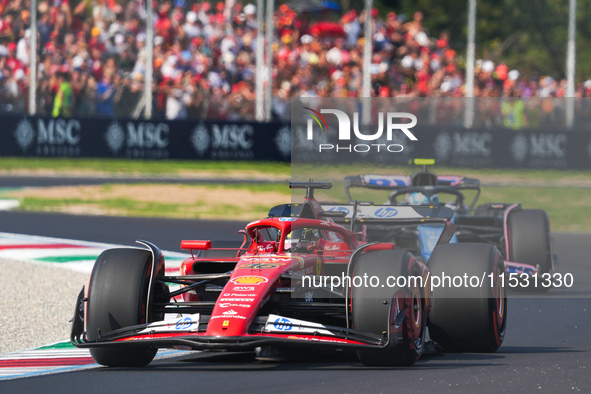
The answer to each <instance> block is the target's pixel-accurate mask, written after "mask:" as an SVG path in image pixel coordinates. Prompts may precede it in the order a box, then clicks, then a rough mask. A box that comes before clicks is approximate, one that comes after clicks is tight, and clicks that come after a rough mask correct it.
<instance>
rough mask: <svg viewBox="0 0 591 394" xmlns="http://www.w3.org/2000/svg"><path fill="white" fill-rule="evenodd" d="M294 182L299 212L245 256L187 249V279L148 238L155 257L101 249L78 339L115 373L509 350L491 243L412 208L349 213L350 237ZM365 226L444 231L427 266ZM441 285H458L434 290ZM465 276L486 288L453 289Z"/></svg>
mask: <svg viewBox="0 0 591 394" xmlns="http://www.w3.org/2000/svg"><path fill="white" fill-rule="evenodd" d="M291 187H292V188H303V189H306V191H307V193H306V198H305V200H304V202H303V204H298V209H297V211H298V215H297V216H290V215H291V213H290V207H291V205H290V204H286V205H285V206H279V207H276V209H272V210H271V213H272V212H275V214H274V215H271V217H269V218H266V219H262V220H257V221H254V222H252V223H250V224H248V225H247V226H246V230H242V231H241V232H242V233H243V235H244V243H243V244H242V247H240V248H238V249H212V247H211V242H210V241H182V244H181V245H182V247H183V248H184V249H188V250H191V253H192V257H191V258H188V259H186V260H185V261H184V262H183V264H182V267H181V272H180V274H179V275H178V276H167V275H165V269H164V266H165V262H164V257H163V255H162V253H161V252H160V250H159V249H158V248H157V247H156V246H154V245H152V244H150V243H148V242H145V241H139V242H140V243H141V244H143V245H144V246H145V247H146V249H135V248H119V249H110V250H107V251H105V252H103V253H102V254H101V255H100V256H99V257H98V259H97V261H96V263H95V266H94V269H93V272H92V275H91V278H90V283H89V286H88V291H87V293H85V291H84V289H83V290H82V291H81V292H80V295H79V297H78V300H77V304H76V312H75V316H74V323H73V327H72V334H71V342H72V344H73V345H74V346H76V347H82V348H90V352H91V355H92V357H93V358H94V360H95V361H96V362H97V363H99V364H103V365H107V366H145V365H147V364H149V363H150V362H151V361H152V359H153V358H154V356H155V354H156V351H157V349H158V348H178V349H187V350H189V349H208V350H232V351H257V352H259V353H258V354H260V355H264V354H265V352H267V351H269V352H270V351H271V350H273V351H277V350H278V351H282V350H284V349H289V348H290V347H291V348H292V351H293V350H294V349H295V350H296V351H299V350H301V349H304V348H305V347H309V348H318V349H340V350H352V351H356V352H357V355H358V357H359V360H360V361H361V362H362V363H363V364H365V365H371V366H410V365H412V364H413V363H414V362H415V361H416V360H418V359H419V357H420V356H421V354H422V353H423V351H424V350H425V349H426V348H427V347H430V346H431V345H433V344H436V345H437V346H438V348H442V349H443V350H450V351H469V352H492V351H495V350H497V349H498V348H499V346H501V344H502V342H503V337H504V335H505V327H506V324H507V320H506V313H507V302H506V297H505V292H504V290H503V288H502V286H501V285H500V280H499V277H500V276H501V275H502V274H503V272H504V270H505V267H504V262H503V259H502V256H501V254H500V252H499V251H498V249H497V248H496V247H495V246H493V245H487V244H481V243H474V244H449V243H448V241H449V239H450V238H451V236H452V235H453V232H454V225H453V224H452V223H451V222H449V218H451V216H452V215H453V211H452V210H448V209H446V208H444V207H429V206H405V207H399V208H397V209H398V214H397V215H396V217H395V218H384V217H383V215H379V214H376V211H377V210H379V209H382V208H384V207H380V206H372V207H364V208H363V209H359V210H357V209H356V208H357V207H352V208H354V209H353V210H354V211H355V212H357V213H356V215H353V217H352V218H351V219H347V221H348V222H349V224H350V228H345V227H343V226H341V225H339V224H336V223H335V221H334V220H333V218H335V217H337V216H339V217H342V216H343V213H342V212H327V211H324V210H323V208H322V207H321V205H320V204H319V203H318V202H317V201H316V200H315V199H314V190H315V189H318V188H324V189H327V188H330V187H331V185H330V184H329V183H312V182H310V183H293V184H291ZM278 211H282V212H280V213H279V214H277V212H278ZM360 223H363V226H369V225H372V224H373V223H376V224H379V225H384V224H385V223H389V224H391V225H397V224H398V225H409V224H412V223H442V224H443V225H444V231H443V233H442V235H441V238H440V240H439V243H438V245H437V247H436V248H435V250H434V252H433V254H432V256H431V258H430V259H429V262H428V264H426V263H424V262H423V261H422V260H421V259H419V258H415V256H413V255H412V254H411V253H410V252H408V251H406V250H400V249H397V248H396V245H394V244H393V243H367V242H365V240H364V233H363V231H361V232H355V231H352V230H353V229H355V227H356V226H358V225H359V224H360ZM446 276H447V277H448V278H453V281H454V283H453V285H452V284H451V281H452V279H450V283H449V285H448V286H441V285H440V284H439V285H438V286H433V284H434V282H435V280H436V279H437V280H438V281H441V278H442V277H446ZM466 277H469V278H475V277H477V278H482V280H483V282H482V283H480V286H476V284H475V283H470V284H467V283H464V286H461V284H460V283H455V280H456V279H457V278H466ZM488 279H490V280H488ZM460 281H461V279H460ZM484 282H486V283H484ZM489 282H490V283H489ZM172 285H175V286H177V287H178V290H171V287H172ZM456 285H457V286H456Z"/></svg>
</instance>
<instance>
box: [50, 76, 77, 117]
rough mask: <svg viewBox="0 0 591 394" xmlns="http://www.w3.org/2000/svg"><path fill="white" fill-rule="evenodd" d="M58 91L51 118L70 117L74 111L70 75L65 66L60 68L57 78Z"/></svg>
mask: <svg viewBox="0 0 591 394" xmlns="http://www.w3.org/2000/svg"><path fill="white" fill-rule="evenodd" d="M57 85H58V89H57V92H56V94H55V98H54V100H53V110H52V112H51V116H53V117H54V118H56V117H58V116H63V117H70V116H72V113H73V110H74V91H73V90H72V84H71V74H70V71H69V68H68V66H67V65H64V66H62V69H61V70H60V72H59V74H58V78H57Z"/></svg>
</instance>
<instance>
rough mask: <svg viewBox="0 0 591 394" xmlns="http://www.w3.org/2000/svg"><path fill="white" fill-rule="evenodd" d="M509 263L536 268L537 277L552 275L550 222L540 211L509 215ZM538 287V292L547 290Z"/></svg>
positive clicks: (518, 212)
mask: <svg viewBox="0 0 591 394" xmlns="http://www.w3.org/2000/svg"><path fill="white" fill-rule="evenodd" d="M507 227H508V230H509V241H510V242H509V256H507V259H508V260H509V261H515V262H518V263H526V264H531V265H534V266H536V265H537V266H538V275H542V274H546V273H550V274H552V273H554V264H553V261H552V249H551V245H550V221H549V219H548V215H547V214H546V212H545V211H543V210H541V209H522V210H519V211H515V212H512V213H510V214H509V218H508V220H507ZM547 289H548V288H547V287H540V288H539V289H538V290H547Z"/></svg>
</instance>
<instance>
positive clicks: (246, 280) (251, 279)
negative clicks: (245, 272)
mask: <svg viewBox="0 0 591 394" xmlns="http://www.w3.org/2000/svg"><path fill="white" fill-rule="evenodd" d="M268 281H269V279H267V278H265V277H264V276H255V275H249V276H238V277H236V278H232V279H230V282H232V283H234V284H236V285H258V284H260V283H266V282H268Z"/></svg>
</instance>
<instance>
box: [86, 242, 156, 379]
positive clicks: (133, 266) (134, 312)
mask: <svg viewBox="0 0 591 394" xmlns="http://www.w3.org/2000/svg"><path fill="white" fill-rule="evenodd" d="M151 267H152V254H151V252H150V251H148V250H142V249H131V248H120V249H109V250H106V251H104V252H103V253H101V255H100V256H99V257H98V258H97V260H96V262H95V264H94V268H93V270H92V274H91V277H90V284H89V286H88V304H87V312H86V319H87V321H86V327H87V334H86V336H87V339H88V340H89V341H94V340H97V339H98V338H99V336H101V335H103V336H104V335H105V334H108V333H109V332H111V331H114V330H117V329H120V328H123V327H129V326H134V325H138V324H144V323H148V322H149V321H150V316H149V315H150V311H149V310H146V307H147V302H148V288H149V283H150V274H151V272H150V271H151ZM162 274H163V273H162ZM157 350H158V349H157V348H152V347H146V346H138V347H124V348H117V347H103V348H91V349H90V354H91V356H92V358H93V359H94V361H96V362H97V363H99V364H102V365H107V366H110V367H143V366H146V365H148V364H149V363H150V362H151V361H152V359H153V358H154V356H155V355H156V352H157Z"/></svg>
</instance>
